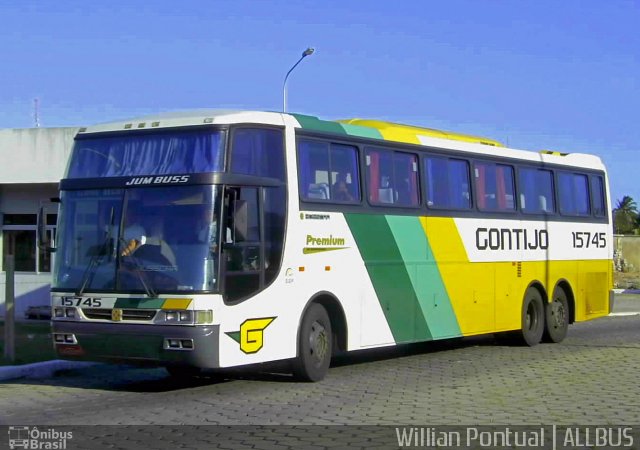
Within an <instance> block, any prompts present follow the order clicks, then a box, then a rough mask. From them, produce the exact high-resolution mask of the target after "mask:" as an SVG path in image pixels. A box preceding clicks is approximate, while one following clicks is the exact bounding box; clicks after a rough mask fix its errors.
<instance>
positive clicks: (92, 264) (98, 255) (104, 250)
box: [76, 207, 114, 297]
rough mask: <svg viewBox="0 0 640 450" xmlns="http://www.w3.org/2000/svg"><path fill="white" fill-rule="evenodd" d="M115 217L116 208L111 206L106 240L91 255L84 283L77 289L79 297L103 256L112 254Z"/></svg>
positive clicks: (83, 277) (83, 278)
mask: <svg viewBox="0 0 640 450" xmlns="http://www.w3.org/2000/svg"><path fill="white" fill-rule="evenodd" d="M113 219H114V208H113V207H111V213H110V216H109V228H108V229H107V234H106V236H105V238H104V242H103V243H102V245H100V246H99V248H98V251H97V252H95V253H94V254H93V255H92V256H91V260H90V261H89V265H88V266H87V269H86V270H85V271H84V274H83V275H82V283H81V284H80V289H78V290H77V291H76V295H77V296H78V297H80V296H81V295H82V294H83V293H84V290H85V289H86V287H87V285H88V284H89V281H91V280H92V279H93V275H94V274H95V268H96V267H98V265H100V263H102V258H103V257H104V255H106V254H111V252H109V244H111V247H113V242H112V241H113V239H112V236H111V235H112V234H113Z"/></svg>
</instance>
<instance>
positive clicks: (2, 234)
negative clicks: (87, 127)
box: [0, 128, 79, 319]
mask: <svg viewBox="0 0 640 450" xmlns="http://www.w3.org/2000/svg"><path fill="white" fill-rule="evenodd" d="M78 129H79V128H26V129H0V161H1V163H0V253H1V254H2V260H1V261H0V264H1V265H2V272H0V315H4V301H5V278H6V276H5V271H4V270H5V269H4V257H5V255H7V254H13V255H14V258H15V297H16V318H17V319H21V318H23V317H24V313H25V310H26V309H27V307H29V306H39V305H48V304H49V289H50V286H51V255H50V254H47V253H46V252H43V251H40V250H38V246H37V242H36V216H37V213H38V209H39V208H40V204H41V201H43V200H44V201H47V200H49V199H50V198H52V197H57V196H58V182H59V181H60V179H61V178H62V176H63V174H64V171H65V169H66V164H67V159H68V157H69V153H70V151H71V147H72V145H73V138H74V136H75V135H76V133H77V132H78ZM56 210H57V208H56V207H55V206H50V207H49V209H48V211H49V212H50V214H48V217H47V223H48V224H49V229H50V231H49V232H50V233H55V223H56Z"/></svg>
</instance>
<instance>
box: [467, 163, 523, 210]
mask: <svg viewBox="0 0 640 450" xmlns="http://www.w3.org/2000/svg"><path fill="white" fill-rule="evenodd" d="M475 178H476V192H477V202H478V208H479V209H480V210H483V211H514V210H515V187H514V182H513V167H511V166H506V165H504V164H494V163H476V164H475Z"/></svg>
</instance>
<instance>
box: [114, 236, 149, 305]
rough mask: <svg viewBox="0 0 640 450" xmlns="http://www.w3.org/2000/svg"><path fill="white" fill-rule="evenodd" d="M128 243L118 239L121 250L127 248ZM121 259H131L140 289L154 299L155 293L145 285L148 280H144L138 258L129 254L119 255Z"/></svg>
mask: <svg viewBox="0 0 640 450" xmlns="http://www.w3.org/2000/svg"><path fill="white" fill-rule="evenodd" d="M128 244H129V243H128V242H127V241H125V240H124V238H122V237H121V238H120V245H121V246H123V248H127V246H128ZM120 256H121V257H125V256H126V257H128V258H131V261H133V272H134V273H135V274H136V275H137V276H138V279H139V280H140V283H141V284H142V287H143V288H144V291H145V292H146V293H147V296H148V297H155V296H156V295H157V294H156V291H155V290H154V289H153V287H152V286H151V284H147V283H148V280H146V279H145V278H146V277H145V275H144V274H143V273H142V272H143V270H142V265H141V264H140V260H139V259H138V258H136V257H135V255H133V252H132V253H129V254H127V255H120Z"/></svg>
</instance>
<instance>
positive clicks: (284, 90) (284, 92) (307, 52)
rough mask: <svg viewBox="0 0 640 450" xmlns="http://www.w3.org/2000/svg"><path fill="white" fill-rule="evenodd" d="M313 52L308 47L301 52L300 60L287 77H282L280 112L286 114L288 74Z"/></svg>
mask: <svg viewBox="0 0 640 450" xmlns="http://www.w3.org/2000/svg"><path fill="white" fill-rule="evenodd" d="M314 51H315V49H314V48H312V47H309V48H308V49H306V50H305V51H304V52H302V56H301V57H300V59H299V60H298V61H297V62H296V63H295V64H294V65H293V67H292V68H291V69H289V71H288V72H287V75H286V76H285V77H284V83H283V85H282V112H287V80H288V79H289V74H290V73H291V72H293V69H295V68H296V66H297V65H298V64H300V61H302V60H303V59H304V58H305V57H307V56H309V55H312V54H313V52H314Z"/></svg>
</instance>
